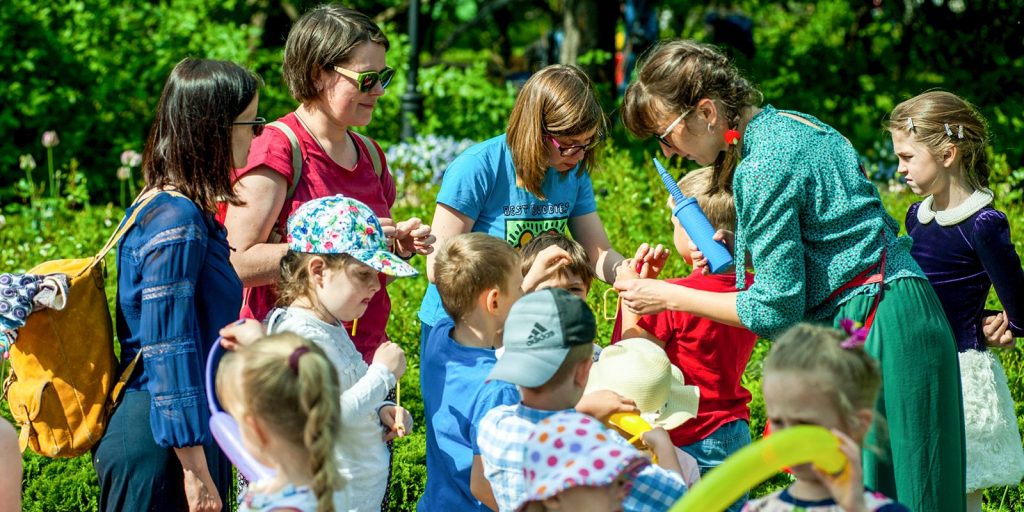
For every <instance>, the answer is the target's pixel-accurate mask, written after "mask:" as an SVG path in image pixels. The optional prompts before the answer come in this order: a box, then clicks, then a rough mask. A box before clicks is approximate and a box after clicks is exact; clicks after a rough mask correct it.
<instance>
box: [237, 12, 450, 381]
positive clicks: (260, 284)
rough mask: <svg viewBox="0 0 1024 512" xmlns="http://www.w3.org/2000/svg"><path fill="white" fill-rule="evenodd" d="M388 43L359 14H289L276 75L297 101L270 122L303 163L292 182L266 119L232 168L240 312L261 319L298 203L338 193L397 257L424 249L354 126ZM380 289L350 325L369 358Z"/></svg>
mask: <svg viewBox="0 0 1024 512" xmlns="http://www.w3.org/2000/svg"><path fill="white" fill-rule="evenodd" d="M388 48H389V43H388V39H387V37H386V36H385V35H384V33H383V32H382V31H381V30H380V28H379V27H378V26H377V25H376V24H375V23H374V22H373V21H372V20H370V18H368V17H367V16H366V15H364V14H362V13H360V12H357V11H354V10H351V9H347V8H345V7H341V6H339V5H323V6H319V7H316V8H313V9H312V10H310V11H308V12H306V13H305V14H304V15H302V17H301V18H299V20H298V21H296V22H295V25H294V26H293V27H292V29H291V31H290V32H289V33H288V39H287V41H286V42H285V52H284V77H285V80H286V82H287V83H288V88H289V90H290V91H291V93H292V96H294V97H295V99H297V100H298V101H299V102H300V105H299V107H298V108H297V109H295V111H294V112H292V113H290V114H288V115H286V116H284V117H282V118H281V119H279V120H278V121H279V122H280V123H283V124H284V125H286V126H287V128H288V129H290V131H291V132H292V133H293V134H294V136H295V137H296V142H297V146H298V149H299V153H300V154H299V156H300V159H301V162H300V165H301V172H300V174H299V179H298V180H297V182H296V181H294V178H295V172H294V163H293V157H294V156H295V155H294V152H293V149H292V148H293V146H292V142H291V141H290V140H289V136H288V135H287V134H286V133H285V132H284V131H282V130H281V129H279V128H278V127H276V126H273V125H271V126H270V127H268V128H267V130H266V131H265V132H264V133H263V134H262V135H261V136H259V137H257V138H256V140H255V141H254V142H253V145H252V150H251V151H250V152H249V162H248V165H247V166H246V167H244V168H242V169H239V170H238V171H237V175H236V179H237V181H236V183H235V193H236V194H237V195H238V197H239V198H240V199H241V200H242V201H243V202H244V205H241V206H237V205H232V206H228V207H227V209H226V212H225V213H224V215H223V220H224V225H225V226H226V227H227V230H228V240H229V241H230V242H231V246H232V247H234V248H235V252H234V253H232V255H231V263H232V264H233V265H234V266H235V269H236V270H237V271H238V275H239V276H240V277H241V278H242V282H243V283H244V284H245V286H246V290H245V304H244V306H243V308H242V316H243V317H246V318H255V319H257V320H262V319H263V318H264V317H265V316H266V314H267V312H269V311H270V309H271V308H273V306H274V304H275V303H276V301H277V293H276V291H275V290H274V288H273V283H275V282H276V280H277V278H278V277H279V275H280V262H281V258H282V257H284V255H285V253H286V252H287V250H288V246H287V244H285V243H284V242H285V240H283V237H284V232H285V225H286V221H287V218H288V216H289V215H290V214H291V213H292V212H293V211H294V210H295V209H296V208H298V207H299V206H300V205H302V204H303V203H305V202H307V201H309V200H311V199H316V198H320V197H328V196H333V195H336V194H343V195H345V196H348V197H351V198H354V199H357V200H359V201H360V202H362V203H365V204H366V205H367V206H369V207H370V209H371V210H373V213H374V214H375V215H377V216H378V217H379V218H380V220H381V224H382V225H383V226H384V229H385V232H386V233H387V234H388V235H389V240H390V242H391V247H390V249H391V250H392V251H393V252H394V253H395V254H398V255H399V256H402V257H403V258H411V257H412V256H413V255H415V254H426V253H429V252H430V251H431V250H432V249H431V244H432V243H433V236H431V234H430V226H427V225H425V224H423V223H422V222H421V221H420V220H419V219H416V218H412V219H408V220H406V221H403V222H395V221H393V220H392V219H391V207H392V205H393V204H394V202H395V183H394V181H393V180H392V177H391V173H390V172H389V171H388V169H387V164H386V162H385V161H384V154H383V152H382V151H381V149H380V147H379V146H378V145H377V144H376V142H374V141H373V140H371V139H369V138H368V137H365V136H361V135H359V134H357V133H355V132H354V131H352V128H353V127H356V126H365V125H367V124H368V123H369V122H370V120H371V118H372V117H373V110H374V108H375V106H376V103H377V100H378V99H379V98H380V97H381V96H382V95H383V94H384V92H385V88H386V87H387V86H388V84H389V83H390V82H391V79H392V77H393V76H394V74H395V70H394V69H392V68H390V67H388V66H387V59H386V55H387V51H388ZM381 280H382V281H381V284H382V286H381V290H380V291H379V292H378V293H377V294H376V295H375V296H374V297H373V299H372V300H371V302H370V305H369V307H368V309H367V312H366V314H365V315H364V316H363V317H362V318H361V319H360V321H359V324H358V326H357V327H356V328H355V329H354V330H353V329H352V327H351V326H347V328H348V329H349V330H350V331H354V332H352V341H353V342H354V343H355V345H356V348H358V349H359V352H360V353H361V354H362V355H363V357H364V359H365V360H366V362H367V364H369V363H370V362H371V361H372V357H373V353H374V351H375V350H376V349H377V347H378V346H380V345H381V344H382V343H383V342H384V341H387V335H386V334H385V325H386V324H387V320H388V315H389V314H390V311H391V302H390V300H389V298H388V294H387V291H386V289H385V288H384V285H385V284H386V282H385V281H384V277H383V276H382V277H381Z"/></svg>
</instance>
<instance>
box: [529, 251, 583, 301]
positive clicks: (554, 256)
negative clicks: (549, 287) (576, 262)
mask: <svg viewBox="0 0 1024 512" xmlns="http://www.w3.org/2000/svg"><path fill="white" fill-rule="evenodd" d="M570 263H572V257H571V256H569V253H568V252H566V250H565V249H562V248H561V247H558V246H557V245H550V246H548V247H545V248H544V250H542V251H540V252H539V253H537V257H536V258H535V259H534V260H533V265H532V266H530V271H529V272H527V273H526V276H525V277H523V292H525V293H530V292H532V291H534V289H535V288H537V285H538V284H540V283H543V282H544V281H547V280H548V279H549V278H551V277H552V276H554V275H555V272H557V271H558V269H560V268H562V267H564V266H566V265H568V264H570Z"/></svg>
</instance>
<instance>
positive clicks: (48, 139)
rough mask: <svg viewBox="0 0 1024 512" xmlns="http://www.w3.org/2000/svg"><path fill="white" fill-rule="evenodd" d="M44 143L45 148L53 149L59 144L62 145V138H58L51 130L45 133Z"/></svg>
mask: <svg viewBox="0 0 1024 512" xmlns="http://www.w3.org/2000/svg"><path fill="white" fill-rule="evenodd" d="M42 142H43V147H44V148H52V147H54V146H56V145H57V144H60V138H59V137H57V132H55V131H53V130H49V131H46V132H43V140H42Z"/></svg>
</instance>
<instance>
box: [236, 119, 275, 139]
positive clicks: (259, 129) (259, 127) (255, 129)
mask: <svg viewBox="0 0 1024 512" xmlns="http://www.w3.org/2000/svg"><path fill="white" fill-rule="evenodd" d="M231 124H233V125H236V124H237V125H243V126H252V134H253V136H254V137H259V136H260V135H261V134H263V127H264V126H266V125H267V120H266V119H264V118H262V117H257V118H256V119H253V120H252V121H235V122H233V123H231Z"/></svg>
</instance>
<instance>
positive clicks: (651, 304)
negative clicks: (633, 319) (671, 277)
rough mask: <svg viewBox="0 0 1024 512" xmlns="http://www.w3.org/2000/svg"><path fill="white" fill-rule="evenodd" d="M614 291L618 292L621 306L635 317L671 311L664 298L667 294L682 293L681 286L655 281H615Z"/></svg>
mask: <svg viewBox="0 0 1024 512" xmlns="http://www.w3.org/2000/svg"><path fill="white" fill-rule="evenodd" d="M615 289H616V290H618V291H619V298H621V299H622V306H623V307H625V308H626V309H628V310H629V311H630V312H631V313H635V314H637V315H654V314H657V313H661V312H662V311H665V310H666V309H671V308H670V307H669V303H668V302H667V301H666V300H665V297H666V296H667V295H669V292H671V293H682V287H681V286H674V285H672V284H669V283H666V282H664V281H658V280H656V279H616V280H615Z"/></svg>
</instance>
